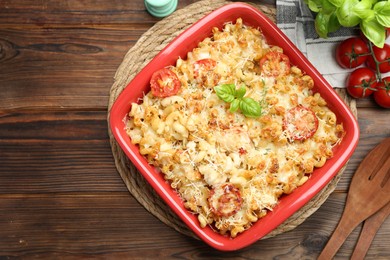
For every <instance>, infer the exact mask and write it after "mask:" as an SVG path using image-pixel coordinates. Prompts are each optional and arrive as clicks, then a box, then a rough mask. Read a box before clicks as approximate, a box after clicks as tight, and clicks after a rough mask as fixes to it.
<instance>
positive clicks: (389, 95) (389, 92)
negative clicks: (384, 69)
mask: <svg viewBox="0 0 390 260" xmlns="http://www.w3.org/2000/svg"><path fill="white" fill-rule="evenodd" d="M376 88H377V90H376V91H375V92H374V100H375V102H376V103H377V104H378V105H380V106H381V107H384V108H390V77H386V78H383V79H382V81H381V82H379V83H378V84H377V85H376Z"/></svg>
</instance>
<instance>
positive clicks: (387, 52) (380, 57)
mask: <svg viewBox="0 0 390 260" xmlns="http://www.w3.org/2000/svg"><path fill="white" fill-rule="evenodd" d="M372 50H373V52H374V55H375V58H376V60H377V61H378V62H379V71H380V72H381V73H385V72H389V71H390V45H389V44H387V43H385V45H384V46H383V48H379V47H377V46H372ZM367 66H368V67H370V68H372V69H374V70H376V63H375V60H374V58H373V57H372V56H369V57H368V58H367Z"/></svg>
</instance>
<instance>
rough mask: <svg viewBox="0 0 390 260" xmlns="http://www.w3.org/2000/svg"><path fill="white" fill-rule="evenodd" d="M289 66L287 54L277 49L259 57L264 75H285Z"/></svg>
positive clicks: (288, 70)
mask: <svg viewBox="0 0 390 260" xmlns="http://www.w3.org/2000/svg"><path fill="white" fill-rule="evenodd" d="M290 67H291V65H290V59H289V58H288V56H287V55H285V54H283V53H281V52H278V51H270V52H268V53H266V54H265V55H264V57H262V58H261V59H260V68H261V70H262V71H263V73H264V74H265V75H266V76H274V77H277V76H283V75H287V74H288V73H289V72H290Z"/></svg>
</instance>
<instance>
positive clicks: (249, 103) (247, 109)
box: [239, 97, 261, 117]
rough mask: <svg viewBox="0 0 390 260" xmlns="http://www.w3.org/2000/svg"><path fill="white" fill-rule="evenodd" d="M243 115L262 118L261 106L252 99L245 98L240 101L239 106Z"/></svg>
mask: <svg viewBox="0 0 390 260" xmlns="http://www.w3.org/2000/svg"><path fill="white" fill-rule="evenodd" d="M239 107H240V110H241V112H242V114H244V116H246V117H259V116H261V106H260V104H259V102H257V101H256V100H254V99H252V98H248V97H244V98H242V99H241V100H240V104H239Z"/></svg>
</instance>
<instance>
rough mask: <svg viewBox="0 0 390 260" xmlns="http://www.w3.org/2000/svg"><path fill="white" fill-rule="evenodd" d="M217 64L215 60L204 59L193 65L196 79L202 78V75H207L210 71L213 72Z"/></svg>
mask: <svg viewBox="0 0 390 260" xmlns="http://www.w3.org/2000/svg"><path fill="white" fill-rule="evenodd" d="M216 65H217V62H216V61H215V60H213V59H202V60H198V61H196V62H195V63H194V64H193V69H194V77H195V78H200V77H202V75H205V74H206V73H207V72H208V71H212V70H213V69H214V68H215V66H216Z"/></svg>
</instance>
